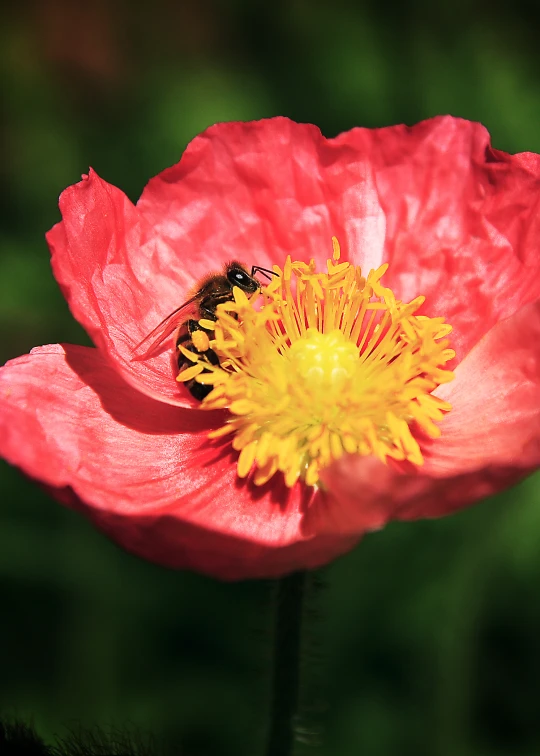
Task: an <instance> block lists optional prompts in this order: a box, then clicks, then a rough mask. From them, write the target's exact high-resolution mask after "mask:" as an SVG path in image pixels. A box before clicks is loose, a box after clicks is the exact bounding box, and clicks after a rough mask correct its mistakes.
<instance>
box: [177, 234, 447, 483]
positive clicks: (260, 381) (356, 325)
mask: <svg viewBox="0 0 540 756" xmlns="http://www.w3.org/2000/svg"><path fill="white" fill-rule="evenodd" d="M332 244H333V254H332V259H329V260H328V261H327V271H326V272H319V271H317V270H316V268H315V263H314V261H313V260H312V261H310V263H309V264H306V263H303V262H298V261H295V262H293V261H292V260H291V259H290V257H288V258H287V260H286V261H285V264H284V266H283V269H281V268H279V267H278V266H275V267H274V270H275V272H276V273H277V275H276V276H275V277H274V278H273V280H272V281H271V282H270V283H269V284H268V286H266V287H264V289H263V290H262V299H263V301H262V306H259V307H257V308H256V307H255V306H254V305H255V299H256V298H257V295H255V296H254V297H253V298H252V299H248V297H247V296H246V295H245V293H244V292H243V291H241V290H240V289H238V288H237V287H235V288H234V290H233V293H234V299H233V300H232V301H230V302H225V303H224V304H221V305H219V306H218V307H217V311H216V316H217V319H216V321H215V323H212V329H211V328H210V326H209V327H208V328H207V330H213V334H210V336H211V337H210V338H208V336H207V334H206V333H204V334H203V336H204V337H206V339H207V342H208V344H207V342H206V341H205V342H204V348H201V347H200V346H197V345H196V346H197V349H199V351H201V352H204V351H206V349H208V348H210V349H212V350H213V351H214V352H215V354H216V355H217V356H218V358H219V364H217V365H212V364H210V363H209V362H208V361H206V360H205V359H204V356H202V355H201V356H199V355H194V354H193V353H192V352H190V351H189V350H185V349H183V348H182V347H180V349H181V351H182V353H183V354H185V355H186V356H187V357H188V358H189V359H190V360H191V361H192V362H194V363H195V364H194V365H193V366H192V367H189V368H187V369H185V370H183V372H182V373H180V375H179V376H178V380H180V381H186V380H189V379H190V378H195V380H196V381H197V382H200V383H204V384H207V385H210V386H213V390H212V391H211V392H210V394H209V395H208V396H207V397H206V398H205V399H204V400H203V402H202V404H201V407H202V408H203V409H228V410H229V413H230V415H229V418H228V420H227V421H226V422H225V424H224V425H223V426H222V427H220V428H218V429H216V430H214V431H212V432H211V433H210V434H209V435H210V437H211V438H220V437H222V436H225V435H226V434H229V433H231V434H234V437H233V439H232V446H233V448H234V449H236V450H237V451H238V452H239V457H238V475H239V476H240V477H241V478H244V477H246V476H247V475H249V474H250V472H251V471H252V470H253V476H252V480H253V482H254V483H255V484H256V485H262V484H264V483H266V482H267V481H268V480H270V478H271V477H272V476H273V475H275V474H276V473H277V472H278V471H280V472H281V473H283V476H284V480H285V483H286V485H287V486H293V485H294V484H295V483H296V481H297V480H298V479H301V480H303V481H304V482H305V484H306V485H308V486H316V485H317V484H318V481H319V477H320V472H321V470H322V469H324V468H325V467H327V466H328V465H330V464H331V463H332V462H333V461H334V460H336V459H339V458H340V457H341V456H343V454H360V455H368V454H372V455H375V456H376V457H378V458H379V459H380V460H381V461H383V462H387V461H388V460H389V459H391V460H394V463H397V464H399V463H403V462H407V463H409V464H414V465H422V464H423V456H422V450H421V446H420V444H419V443H418V438H417V437H418V435H419V434H425V435H427V436H429V437H431V438H437V437H438V436H439V435H440V433H441V431H440V428H439V426H438V425H437V424H436V423H438V422H440V420H442V418H443V417H444V414H445V413H446V412H448V411H449V410H450V409H451V407H450V405H449V404H448V403H447V402H444V401H442V400H441V399H439V398H437V397H436V396H434V395H433V391H434V390H435V389H436V388H437V386H439V385H440V384H442V383H446V382H448V381H450V380H452V378H453V374H452V373H451V372H450V371H449V370H447V369H446V363H447V362H448V361H449V360H451V359H452V358H453V357H454V356H455V354H454V351H453V350H452V349H450V348H449V344H448V341H447V340H446V336H447V335H448V334H449V332H450V331H451V327H450V326H449V325H447V324H446V323H444V321H443V319H442V318H428V317H426V316H424V315H418V314H416V313H417V311H418V309H419V307H420V306H421V305H422V304H423V302H424V297H421V296H419V297H417V298H416V299H414V300H413V301H412V302H409V303H404V302H401V301H398V300H396V298H395V296H394V293H393V292H392V291H391V289H389V288H387V287H385V286H383V285H382V283H381V279H382V277H383V275H384V274H385V272H386V270H387V268H388V265H387V264H385V265H381V266H380V267H379V268H378V269H377V270H371V271H370V272H369V273H368V275H367V277H363V276H362V274H361V271H360V268H359V267H357V266H354V265H352V264H350V263H348V262H340V249H339V244H338V242H337V239H335V238H334V239H333V240H332ZM208 322H209V323H210V321H208ZM201 325H203V324H202V323H201ZM204 327H205V328H206V321H204ZM197 333H200V332H199V331H196V332H195V333H194V334H193V336H195V335H196V334H197ZM212 336H213V338H212ZM197 338H199V337H197ZM194 343H195V342H194ZM201 345H202V340H201ZM197 371H198V372H197Z"/></svg>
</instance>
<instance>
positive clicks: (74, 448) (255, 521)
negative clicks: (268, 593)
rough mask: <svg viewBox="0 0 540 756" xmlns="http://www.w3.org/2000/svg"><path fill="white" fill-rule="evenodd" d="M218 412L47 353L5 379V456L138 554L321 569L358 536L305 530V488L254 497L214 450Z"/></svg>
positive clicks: (213, 563) (218, 569) (235, 571)
mask: <svg viewBox="0 0 540 756" xmlns="http://www.w3.org/2000/svg"><path fill="white" fill-rule="evenodd" d="M216 422H217V419H216V416H215V414H214V413H206V412H202V411H197V410H186V409H182V408H176V407H170V406H168V405H166V404H163V403H161V402H157V401H155V400H153V399H151V398H148V397H146V396H145V395H143V394H140V393H139V392H137V391H135V390H134V389H133V388H131V387H130V386H129V385H128V384H126V383H125V382H124V381H123V380H122V379H121V378H120V377H119V376H118V375H117V373H116V372H115V371H114V369H113V368H112V367H111V366H110V365H109V364H108V363H107V362H106V361H105V360H104V358H103V357H102V356H101V355H100V353H99V352H98V351H97V350H95V349H90V348H85V347H74V346H59V345H54V346H49V347H42V348H38V349H35V350H33V351H32V352H31V353H30V355H26V356H24V357H20V358H18V359H16V360H13V361H12V362H10V363H8V364H7V365H6V366H5V367H4V368H2V369H1V370H0V426H1V427H0V452H1V454H2V456H4V457H5V458H6V459H7V460H8V461H9V462H11V463H12V464H14V465H17V466H19V467H21V468H22V470H23V471H24V472H25V473H26V474H27V475H29V476H31V477H34V478H37V479H39V480H41V481H42V482H43V483H44V484H45V485H46V486H48V487H49V488H50V489H52V490H53V491H54V492H55V493H57V495H58V498H59V499H60V500H61V501H63V502H64V503H69V504H70V505H71V506H74V507H75V508H78V509H80V510H82V511H83V512H84V513H85V514H87V515H88V516H89V517H90V518H91V519H92V520H93V521H94V522H95V523H96V524H97V525H98V526H99V527H100V528H102V529H103V530H104V531H106V532H107V533H108V534H109V535H110V536H111V537H112V538H113V539H114V540H116V541H117V542H118V543H120V544H121V545H122V546H124V547H125V548H126V549H128V550H129V551H132V552H134V553H135V554H138V555H140V556H143V557H145V558H147V559H150V560H152V561H155V562H158V563H159V564H163V565H165V566H167V567H175V568H183V567H186V568H191V569H195V570H199V571H201V572H205V573H208V574H211V575H215V576H216V577H220V578H222V579H239V578H246V577H260V576H270V575H279V574H281V573H284V572H289V571H292V570H295V569H300V568H303V567H314V566H316V565H318V564H321V563H323V562H326V561H329V560H330V559H332V558H333V557H335V556H337V555H338V554H339V553H342V552H343V551H346V550H348V549H349V548H350V547H351V546H352V545H353V544H354V542H355V541H356V540H357V537H352V538H351V537H350V536H346V537H343V536H341V535H339V536H336V535H334V534H326V533H324V532H321V533H319V534H316V533H314V532H313V531H310V532H309V533H306V532H304V530H303V527H302V521H303V516H304V511H305V509H306V508H307V507H308V506H316V505H317V502H316V501H314V497H313V496H312V495H311V494H309V493H307V492H306V490H305V489H303V488H302V486H297V487H295V488H294V489H293V490H289V489H287V488H286V487H285V486H284V485H283V484H280V485H273V486H271V485H267V486H265V487H263V488H262V489H258V488H255V487H254V486H253V485H252V484H251V483H250V482H249V481H241V480H239V479H238V478H237V476H236V467H235V458H234V453H231V452H230V450H229V447H223V446H219V445H216V444H215V443H212V442H210V441H208V439H207V437H206V435H207V432H208V430H209V428H211V427H213V425H215V424H216Z"/></svg>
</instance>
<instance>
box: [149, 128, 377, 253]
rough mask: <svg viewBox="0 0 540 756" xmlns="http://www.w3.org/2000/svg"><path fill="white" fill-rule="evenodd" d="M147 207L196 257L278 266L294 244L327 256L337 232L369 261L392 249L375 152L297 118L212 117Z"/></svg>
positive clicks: (157, 181)
mask: <svg viewBox="0 0 540 756" xmlns="http://www.w3.org/2000/svg"><path fill="white" fill-rule="evenodd" d="M349 134H350V135H352V134H353V132H349ZM137 207H138V208H139V210H140V211H141V213H142V214H143V216H144V217H145V219H146V220H147V221H148V222H149V224H150V225H151V226H152V228H154V229H156V231H157V233H158V234H159V235H160V237H161V238H163V239H166V240H167V242H168V244H169V246H171V247H175V248H177V249H181V250H182V254H183V256H184V258H185V259H187V260H190V261H191V260H192V261H193V263H194V264H195V265H198V264H199V262H200V261H201V260H202V261H204V262H207V261H208V262H209V261H212V264H213V265H215V264H216V262H219V263H223V262H225V261H227V260H230V259H240V260H243V261H245V262H246V263H248V264H256V265H262V266H266V267H271V265H272V264H273V263H277V264H279V265H283V262H284V260H285V258H286V256H287V255H288V254H290V255H291V256H292V257H293V259H295V260H305V261H307V260H309V259H310V258H311V257H313V258H314V259H315V260H316V262H317V263H318V265H319V266H324V263H325V261H326V259H327V258H328V257H329V256H330V255H331V252H332V236H337V237H338V239H339V241H340V242H341V244H342V245H343V248H344V251H345V253H347V251H348V252H349V253H350V254H353V253H354V254H355V255H356V256H358V255H362V256H363V258H362V259H363V260H364V261H365V263H364V264H365V265H366V266H368V267H371V266H373V267H377V266H378V265H379V264H380V262H381V259H382V254H383V246H384V233H385V222H384V215H383V213H382V210H381V207H380V203H379V202H378V198H377V192H376V188H375V185H374V176H373V171H372V170H371V165H370V161H369V156H368V155H367V154H365V153H364V154H359V153H358V152H357V151H356V150H355V139H354V137H352V136H351V138H350V139H349V138H348V136H347V135H346V134H345V135H341V137H339V138H338V139H325V138H324V137H323V136H322V134H321V132H320V130H319V129H318V128H317V127H316V126H312V125H309V124H299V123H295V122H294V121H291V120H289V119H288V118H281V117H279V118H270V119H263V120H260V121H252V122H248V123H240V122H233V123H220V124H217V125H216V126H212V127H210V128H209V129H207V130H206V131H205V132H203V133H202V134H201V135H200V136H198V137H196V138H195V139H194V140H193V141H192V142H191V143H190V144H189V146H188V148H187V149H186V151H185V153H184V155H183V156H182V159H181V160H180V162H179V163H178V164H177V165H175V166H173V167H171V168H169V169H168V170H166V171H163V173H160V174H159V176H156V178H154V179H152V180H151V181H150V182H149V184H148V186H147V187H146V189H145V190H144V192H143V195H142V197H141V199H140V200H139V202H138V205H137Z"/></svg>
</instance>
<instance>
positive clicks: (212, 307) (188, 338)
mask: <svg viewBox="0 0 540 756" xmlns="http://www.w3.org/2000/svg"><path fill="white" fill-rule="evenodd" d="M257 273H262V275H264V276H265V277H266V278H268V279H271V277H272V276H275V275H277V273H275V272H274V271H273V270H268V269H267V268H261V267H260V266H259V265H253V266H252V268H251V273H249V272H248V269H247V268H246V267H245V265H243V264H242V263H240V262H238V261H236V260H233V261H232V262H229V263H227V264H226V265H225V266H224V268H223V272H222V273H212V274H210V275H209V276H207V277H206V278H204V279H203V280H202V281H200V282H199V284H198V285H197V289H196V291H195V294H193V296H192V297H190V298H189V299H188V300H187V302H184V304H182V305H180V307H177V308H176V310H173V312H171V314H170V315H168V316H167V317H166V318H165V320H162V321H161V323H159V325H157V326H156V327H155V328H154V329H153V330H152V331H151V332H150V333H149V334H148V335H147V336H145V338H144V339H143V340H142V341H141V342H140V343H139V344H137V346H136V347H135V349H134V357H133V359H134V360H137V361H142V360H147V359H149V358H150V357H153V356H154V354H156V353H157V352H158V350H159V347H160V346H161V345H162V344H164V343H165V341H166V340H167V339H168V338H169V337H170V336H171V335H172V334H173V333H174V332H175V331H178V332H177V334H176V339H175V354H176V355H177V364H178V370H179V371H180V370H182V369H183V368H184V367H185V366H186V365H187V364H188V363H189V364H191V363H190V361H189V360H188V358H187V357H186V356H185V355H184V354H182V352H181V351H180V350H179V349H178V347H179V346H182V347H184V349H188V350H189V351H190V352H193V353H195V354H200V355H203V359H204V360H206V361H207V362H208V363H209V364H211V365H218V364H219V358H218V356H217V354H216V353H215V352H214V351H213V350H212V349H206V350H205V351H202V350H199V349H197V347H196V346H195V344H194V343H193V339H192V337H193V334H194V333H195V331H203V332H204V333H205V334H210V333H211V331H209V330H207V329H205V328H204V327H203V326H202V325H201V324H200V321H201V320H204V319H206V320H217V317H216V308H217V306H218V305H219V304H222V303H223V302H230V301H232V299H233V288H234V287H235V286H238V288H239V289H241V290H242V291H243V292H245V293H246V294H247V295H250V294H255V292H257V291H259V289H260V288H261V283H260V281H258V280H257V279H256V278H255V275H256V274H257ZM141 349H143V350H144V351H142V352H141ZM203 372H209V371H204V370H203ZM184 385H185V386H186V387H187V389H188V391H189V392H190V394H191V395H192V396H193V397H194V398H195V399H198V400H199V401H202V400H203V399H204V398H205V396H208V394H209V393H210V392H211V391H212V389H213V386H210V385H207V386H205V385H203V384H202V383H197V381H196V380H195V379H194V378H192V379H191V380H189V381H186V382H185V384H184Z"/></svg>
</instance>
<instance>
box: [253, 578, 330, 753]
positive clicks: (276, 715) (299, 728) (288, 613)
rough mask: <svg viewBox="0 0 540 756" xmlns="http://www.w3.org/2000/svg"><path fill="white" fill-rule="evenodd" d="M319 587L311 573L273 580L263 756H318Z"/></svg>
mask: <svg viewBox="0 0 540 756" xmlns="http://www.w3.org/2000/svg"><path fill="white" fill-rule="evenodd" d="M321 586H322V582H321V581H320V578H319V576H318V575H317V573H313V572H296V573H293V574H292V575H288V576H287V577H284V578H281V579H280V580H279V581H277V585H276V594H275V629H274V659H273V680H272V700H271V713H270V728H269V732H268V740H267V749H266V756H302V754H308V753H309V754H310V756H316V753H317V746H319V745H320V726H319V723H318V722H317V720H318V718H319V714H320V713H322V710H323V709H322V707H321V695H320V694H321V690H320V688H321V686H320V658H321V657H320V653H319V646H318V639H317V632H316V631H317V629H318V620H319V619H320V614H319V611H318V609H317V608H316V607H315V606H314V599H315V598H318V594H319V593H320V589H321ZM314 654H315V657H314V656H313V655H314Z"/></svg>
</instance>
